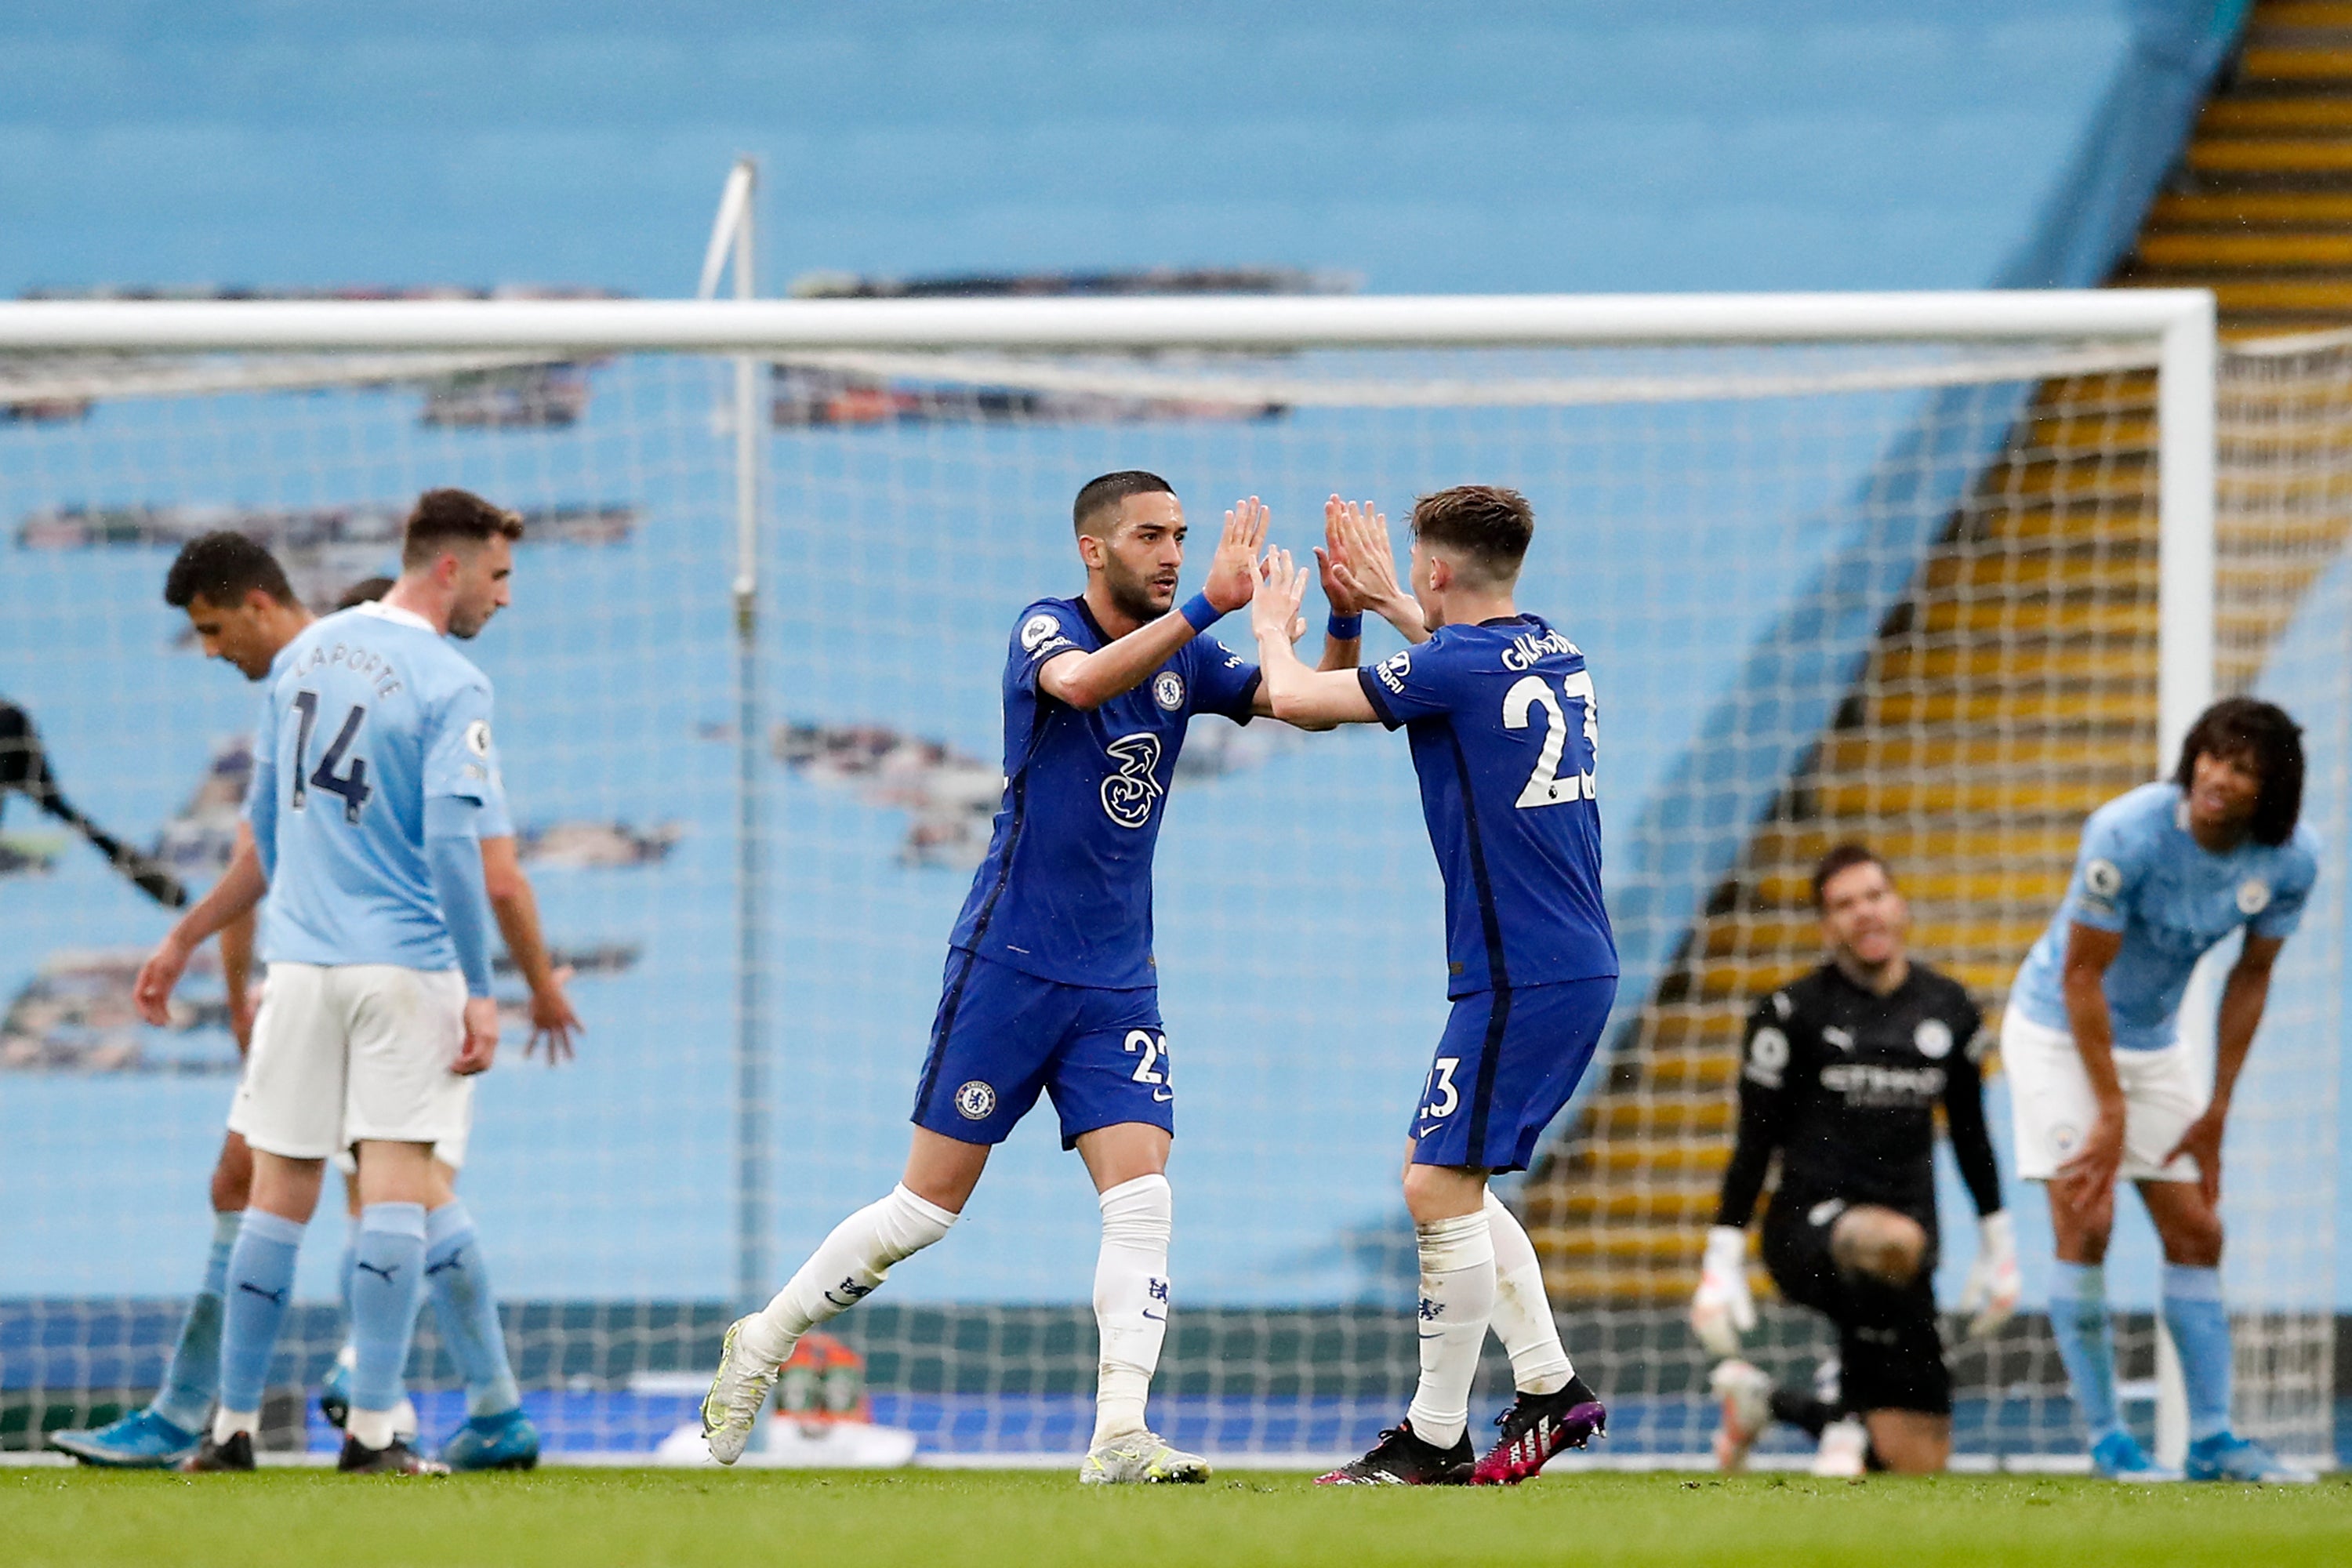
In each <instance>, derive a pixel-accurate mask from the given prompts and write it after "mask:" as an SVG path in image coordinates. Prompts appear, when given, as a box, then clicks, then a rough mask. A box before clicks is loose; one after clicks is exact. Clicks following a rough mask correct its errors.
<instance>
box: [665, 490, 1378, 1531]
mask: <svg viewBox="0 0 2352 1568" xmlns="http://www.w3.org/2000/svg"><path fill="white" fill-rule="evenodd" d="M1072 510H1073V521H1074V523H1075V525H1076V531H1077V547H1078V554H1079V557H1080V559H1081V560H1082V561H1083V562H1084V563H1086V568H1087V586H1086V591H1085V592H1084V593H1083V594H1081V595H1078V596H1077V597H1075V598H1067V599H1057V598H1047V599H1039V600H1037V601H1035V602H1034V603H1033V604H1031V605H1029V606H1028V607H1027V608H1026V609H1024V610H1023V611H1022V612H1021V614H1020V616H1018V617H1017V618H1016V619H1015V620H1014V622H1013V634H1012V637H1011V638H1010V641H1009V646H1008V648H1007V652H1006V658H1005V665H1004V676H1003V701H1004V773H1005V784H1004V797H1003V805H1002V807H1001V808H1000V809H999V811H998V813H997V816H996V823H995V828H994V831H993V833H992V837H991V838H990V841H989V847H988V854H987V858H985V859H984V860H982V863H981V866H980V869H979V871H978V873H977V874H976V875H975V876H974V877H973V879H972V884H971V894H970V895H969V897H967V898H966V900H965V901H964V906H963V911H962V913H961V916H960V917H959V918H958V920H957V921H956V925H955V931H954V934H953V935H952V936H950V938H949V948H948V959H947V972H946V974H945V976H944V978H943V980H942V983H941V994H940V1005H939V1012H938V1016H937V1017H936V1019H935V1021H934V1022H933V1024H932V1027H931V1043H930V1050H929V1055H928V1057H927V1058H925V1061H924V1064H923V1069H922V1075H921V1079H920V1081H919V1084H918V1086H917V1088H916V1090H915V1109H914V1115H913V1118H912V1120H913V1121H914V1123H915V1131H914V1138H913V1147H912V1148H911V1149H910V1151H909V1152H908V1156H907V1165H906V1173H905V1175H904V1177H903V1178H902V1179H901V1180H900V1182H899V1183H898V1185H897V1186H896V1187H894V1188H892V1189H891V1191H890V1192H889V1194H887V1196H885V1197H883V1198H882V1199H881V1201H879V1202H878V1203H876V1204H873V1205H869V1206H868V1207H866V1208H864V1209H861V1210H859V1211H858V1212H857V1213H856V1214H854V1215H850V1216H849V1217H848V1218H847V1219H845V1220H844V1221H843V1222H842V1223H841V1224H840V1225H839V1226H837V1227H835V1230H834V1231H833V1233H832V1234H831V1235H830V1236H828V1237H825V1239H824V1243H823V1244H822V1245H821V1246H819V1247H818V1248H817V1249H816V1251H815V1252H814V1254H813V1255H811V1257H810V1258H809V1259H808V1261H807V1262H805V1263H803V1265H802V1266H801V1268H800V1270H799V1271H798V1272H797V1273H795V1274H794V1275H793V1278H792V1279H791V1280H790V1281H789V1282H788V1283H786V1285H785V1286H784V1288H783V1289H782V1290H780V1291H778V1292H777V1293H776V1296H775V1298H774V1300H771V1301H770V1302H769V1303H768V1305H767V1306H766V1307H765V1308H764V1309H763V1310H760V1311H758V1312H754V1313H752V1314H751V1315H749V1316H747V1317H744V1318H742V1319H740V1320H738V1321H736V1322H735V1323H734V1324H733V1325H732V1326H731V1327H730V1328H729V1330H728V1331H727V1337H726V1342H725V1346H724V1348H723V1349H722V1350H721V1352H720V1354H719V1372H718V1374H717V1376H716V1377H714V1378H713V1379H712V1381H711V1384H710V1392H709V1395H708V1396H707V1397H706V1398H705V1400H704V1401H703V1406H702V1427H703V1432H704V1434H705V1436H706V1437H707V1439H708V1441H709V1447H710V1452H711V1455H712V1457H713V1458H717V1459H718V1460H719V1462H720V1463H722V1464H732V1463H734V1462H735V1460H736V1459H738V1458H740V1457H741V1456H742V1453H743V1449H744V1447H745V1445H746V1444H747V1443H748V1442H749V1440H750V1438H751V1428H752V1425H753V1423H754V1422H755V1421H756V1420H757V1419H758V1417H759V1414H760V1409H761V1405H763V1404H764V1403H765V1402H766V1400H767V1397H768V1393H769V1390H770V1389H771V1388H772V1387H773V1386H774V1384H775V1381H776V1375H777V1372H778V1369H779V1368H781V1367H782V1365H783V1363H784V1362H785V1361H786V1360H787V1359H788V1358H789V1357H790V1356H791V1355H792V1353H793V1347H794V1346H795V1345H796V1344H798V1343H799V1342H800V1339H801V1337H802V1336H803V1334H806V1333H807V1332H808V1331H810V1330H811V1329H813V1328H814V1327H815V1326H816V1325H818V1324H819V1323H823V1322H824V1321H827V1320H829V1319H832V1318H834V1317H836V1316H838V1315H839V1314H840V1313H842V1312H843V1311H845V1310H848V1309H849V1308H850V1307H852V1306H855V1305H856V1303H857V1302H858V1301H859V1300H862V1299H863V1298H865V1297H866V1296H867V1295H869V1294H871V1293H872V1292H873V1291H874V1289H876V1288H877V1287H878V1286H879V1285H880V1284H881V1283H882V1280H883V1279H884V1278H885V1277H886V1276H887V1274H888V1273H889V1270H890V1268H891V1267H892V1266H893V1265H895V1264H897V1263H898V1262H900V1261H901V1260H902V1259H904V1258H908V1256H910V1255H911V1254H913V1253H915V1252H917V1251H919V1249H921V1248H923V1247H929V1246H930V1245H931V1244H932V1243H934V1242H936V1241H938V1240H939V1239H940V1237H944V1236H945V1235H947V1233H948V1229H949V1227H950V1226H952V1225H953V1224H954V1223H955V1220H956V1216H957V1215H959V1214H960V1213H961V1212H962V1209H963V1206H964V1203H965V1201H966V1200H967V1199H968V1198H969V1197H970V1196H971V1192H972V1189H973V1187H974V1186H975V1185H976V1184H978V1183H979V1181H980V1177H981V1173H982V1170H983V1169H984V1168H985V1166H986V1165H987V1163H988V1156H989V1152H990V1150H991V1149H992V1148H993V1147H994V1146H995V1145H996V1144H998V1143H1000V1142H1003V1140H1004V1139H1005V1138H1006V1137H1007V1136H1008V1135H1010V1134H1011V1132H1012V1131H1013V1125H1014V1123H1016V1122H1018V1121H1020V1120H1021V1119H1022V1117H1023V1116H1024V1115H1026V1114H1027V1113H1028V1111H1029V1110H1030V1108H1031V1107H1032V1106H1034V1104H1035V1103H1036V1100H1037V1097H1038V1095H1039V1094H1040V1093H1041V1092H1043V1093H1045V1094H1049V1095H1051V1096H1052V1097H1053V1100H1054V1107H1055V1111H1056V1113H1057V1114H1058V1115H1059V1117H1060V1120H1061V1128H1062V1144H1063V1147H1064V1148H1066V1149H1070V1148H1075V1149H1076V1151H1077V1152H1078V1154H1079V1157H1080V1158H1081V1159H1082V1160H1084V1161H1085V1163H1086V1167H1087V1174H1088V1175H1089V1176H1090V1177H1092V1178H1093V1180H1094V1184H1095V1188H1096V1191H1097V1194H1098V1201H1099V1205H1100V1208H1101V1211H1102V1249H1101V1252H1100V1255H1099V1261H1098V1263H1097V1268H1096V1272H1095V1289H1094V1305H1095V1318H1096V1322H1097V1328H1098V1330H1099V1331H1100V1334H1101V1352H1100V1363H1099V1368H1098V1373H1097V1385H1096V1395H1095V1431H1094V1436H1093V1439H1092V1442H1091V1444H1090V1445H1089V1450H1088V1452H1087V1457H1086V1459H1085V1461H1084V1463H1083V1465H1082V1466H1081V1468H1080V1469H1079V1473H1078V1479H1080V1480H1081V1481H1084V1482H1087V1483H1089V1484H1096V1485H1100V1484H1106V1483H1116V1482H1139V1481H1140V1482H1153V1481H1198V1480H1202V1479H1205V1478H1206V1477H1207V1475H1208V1473H1209V1467H1208V1465H1207V1464H1206V1462H1204V1461H1203V1460H1202V1459H1201V1458H1199V1457H1197V1456H1195V1455H1192V1454H1186V1453H1181V1452H1180V1451H1178V1450H1177V1449H1175V1448H1173V1447H1170V1446H1169V1445H1168V1444H1167V1443H1165V1442H1163V1441H1161V1439H1160V1437H1159V1436H1156V1435H1155V1434H1154V1433H1152V1432H1151V1430H1150V1428H1149V1427H1148V1426H1146V1425H1145V1422H1144V1405H1145V1398H1146V1395H1147V1394H1149V1392H1150V1384H1151V1375H1152V1372H1153V1370H1154V1369H1155V1368H1156V1367H1157V1366H1158V1364H1159V1361H1160V1344H1161V1342H1162V1339H1163V1337H1164V1336H1165V1334H1166V1332H1167V1322H1168V1310H1169V1285H1168V1243H1169V1237H1170V1233H1171V1222H1172V1215H1173V1207H1172V1204H1171V1194H1170V1188H1169V1184H1168V1178H1167V1175H1166V1174H1165V1173H1166V1170H1167V1164H1168V1152H1169V1147H1170V1142H1171V1137H1172V1134H1173V1129H1174V1126H1175V1121H1174V1103H1173V1102H1174V1100H1175V1089H1174V1088H1173V1087H1172V1085H1171V1082H1170V1078H1169V1055H1168V1037H1167V1034H1166V1031H1165V1027H1164V1026H1163V1025H1162V1024H1161V1022H1160V1002H1159V990H1158V985H1159V974H1158V972H1157V969H1156V967H1155V963H1154V960H1153V958H1152V953H1151V858H1152V848H1153V846H1154V844H1155V843H1156V842H1157V840H1158V837H1159V833H1160V816H1161V810H1162V806H1163V804H1164V802H1165V800H1166V796H1167V792H1168V785H1169V783H1170V781H1171V778H1172V777H1173V776H1174V773H1175V766H1176V757H1177V753H1178V752H1179V750H1180V749H1181V747H1182V745H1183V743H1184V732H1185V728H1186V726H1187V724H1188V723H1189V722H1190V721H1191V720H1192V717H1193V716H1194V715H1195V714H1202V713H1215V714H1222V715H1223V716H1224V717H1225V718H1228V719H1231V720H1233V721H1235V722H1236V723H1247V722H1248V721H1250V719H1251V718H1252V716H1253V715H1255V714H1260V713H1264V712H1265V711H1266V704H1265V698H1264V695H1263V694H1262V693H1261V691H1260V690H1259V682H1258V673H1257V670H1256V668H1255V667H1253V666H1251V665H1250V664H1248V663H1246V662H1245V661H1244V660H1243V659H1242V658H1240V657H1239V656H1238V655H1236V654H1234V653H1233V652H1232V651H1231V650H1230V649H1228V648H1227V647H1225V646H1224V645H1223V644H1222V643H1220V642H1218V641H1217V640H1216V639H1215V638H1214V637H1210V636H1209V635H1208V630H1209V627H1210V626H1211V625H1213V623H1214V622H1215V621H1216V620H1217V619H1218V618H1219V617H1220V616H1223V615H1225V614H1226V613H1228V612H1230V611H1233V610H1236V609H1239V608H1240V607H1241V606H1242V605H1244V604H1245V603H1247V602H1248V600H1249V598H1250V595H1251V592H1252V589H1253V586H1254V584H1255V577H1256V567H1257V551H1258V546H1259V543H1260V542H1261V541H1262V540H1263V539H1264V538H1265V520H1266V514H1265V508H1264V507H1263V506H1261V505H1260V504H1259V503H1258V501H1257V500H1256V499H1255V497H1253V498H1251V499H1250V500H1245V501H1243V502H1241V503H1240V504H1239V505H1238V506H1236V507H1235V508H1234V510H1232V511H1229V512H1227V513H1226V514H1225V527H1224V532H1223V537H1222V538H1221V539H1220V540H1219V542H1218V545H1217V550H1216V555H1215V558H1214V560H1213V562H1212V563H1211V564H1210V567H1209V574H1208V578H1207V581H1206V582H1205V583H1204V584H1203V585H1202V591H1201V592H1200V593H1199V594H1198V595H1194V596H1193V597H1192V599H1191V600H1190V601H1189V602H1187V603H1186V604H1185V605H1183V606H1182V607H1181V609H1177V608H1173V607H1172V606H1174V605H1175V602H1176V584H1177V575H1178V573H1179V571H1180V569H1181V567H1182V564H1183V560H1184V549H1183V544H1184V527H1185V525H1184V512H1183V509H1182V507H1181V505H1179V504H1178V501H1177V499H1176V495H1175V492H1174V491H1173V490H1172V489H1171V488H1170V486H1169V484H1168V482H1167V481H1166V480H1165V479H1160V478H1159V477H1158V476H1156V475H1153V474H1148V473H1142V472H1139V471H1131V470H1130V471H1127V472H1121V473H1113V474H1106V475H1104V476H1102V477H1101V478H1099V479H1094V480H1092V481H1090V482H1089V483H1088V484H1087V486H1086V487H1085V488H1084V489H1080V490H1079V491H1078V495H1077V500H1076V505H1075V506H1074V508H1073V509H1072ZM1354 653H1355V644H1354V642H1353V641H1352V640H1345V641H1336V642H1335V643H1334V644H1333V645H1332V647H1330V648H1328V649H1327V650H1326V656H1325V657H1326V662H1327V663H1328V662H1333V661H1335V660H1339V661H1344V662H1350V663H1351V662H1352V661H1353V658H1354Z"/></svg>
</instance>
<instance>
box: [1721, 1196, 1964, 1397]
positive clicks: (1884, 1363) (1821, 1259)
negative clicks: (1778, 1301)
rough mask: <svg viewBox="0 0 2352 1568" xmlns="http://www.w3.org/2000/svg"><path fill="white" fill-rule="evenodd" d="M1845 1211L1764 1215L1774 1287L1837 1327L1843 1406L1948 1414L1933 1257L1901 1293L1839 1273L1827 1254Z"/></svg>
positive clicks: (1806, 1207)
mask: <svg viewBox="0 0 2352 1568" xmlns="http://www.w3.org/2000/svg"><path fill="white" fill-rule="evenodd" d="M1845 1210H1846V1205H1844V1204H1843V1203H1840V1202H1837V1201H1835V1200H1830V1201H1826V1202H1815V1203H1810V1204H1801V1203H1799V1202H1795V1201H1790V1202H1781V1201H1780V1200H1777V1199H1776V1200H1775V1201H1774V1203H1773V1205H1772V1207H1771V1210H1770V1211H1769V1213H1768V1214H1767V1215H1765V1217H1764V1267H1765V1268H1766V1269H1768V1270H1769V1272H1770V1273H1771V1276H1772V1283H1774V1284H1775V1285H1777V1286H1779V1287H1780V1294H1781V1295H1782V1296H1784V1297H1786V1298H1787V1299H1788V1300H1791V1301H1794V1302H1796V1303H1797V1304H1798V1305H1799V1306H1803V1307H1811V1309H1812V1310H1814V1311H1817V1312H1820V1313H1822V1314H1823V1315H1824V1316H1826V1317H1827V1318H1828V1319H1829V1320H1830V1321H1832V1322H1833V1323H1835V1324H1836V1325H1837V1331H1838V1362H1839V1367H1840V1370H1839V1385H1840V1390H1841V1402H1842V1403H1843V1405H1845V1407H1846V1408H1847V1409H1849V1410H1855V1411H1871V1410H1911V1411H1916V1412H1918V1413H1919V1414H1921V1415H1950V1414H1951V1413H1952V1374H1951V1370H1950V1369H1949V1368H1948V1367H1947V1366H1945V1364H1944V1335H1943V1331H1942V1329H1941V1328H1940V1327H1939V1326H1938V1324H1937V1321H1936V1290H1935V1283H1934V1277H1935V1272H1936V1260H1935V1257H1934V1255H1933V1253H1932V1252H1931V1253H1930V1254H1929V1256H1928V1258H1927V1259H1926V1261H1925V1263H1924V1264H1923V1265H1922V1267H1921V1268H1920V1270H1919V1277H1918V1278H1917V1279H1914V1280H1913V1281H1912V1282H1911V1283H1910V1284H1909V1285H1907V1286H1904V1287H1901V1288H1899V1289H1898V1288H1896V1287H1894V1286H1890V1285H1883V1284H1880V1283H1879V1282H1878V1281H1876V1280H1874V1279H1863V1278H1861V1277H1859V1276H1855V1275H1847V1274H1841V1273H1840V1272H1839V1271H1838V1267H1837V1264H1836V1263H1835V1262H1834V1261H1833V1260H1832V1258H1831V1257H1830V1232H1831V1230H1832V1228H1833V1227H1834V1226H1836V1225H1837V1221H1838V1216H1839V1215H1842V1214H1843V1213H1844V1212H1845ZM1913 1217H1914V1218H1916V1217H1917V1216H1916V1215H1914V1216H1913ZM1928 1234H1929V1235H1930V1236H1932V1235H1934V1234H1935V1233H1934V1231H1933V1230H1932V1229H1930V1230H1929V1232H1928Z"/></svg>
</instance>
